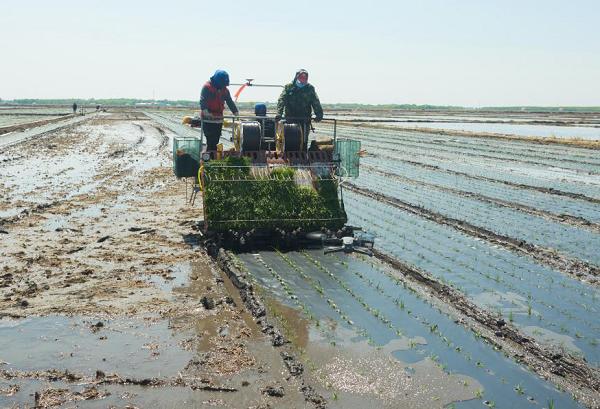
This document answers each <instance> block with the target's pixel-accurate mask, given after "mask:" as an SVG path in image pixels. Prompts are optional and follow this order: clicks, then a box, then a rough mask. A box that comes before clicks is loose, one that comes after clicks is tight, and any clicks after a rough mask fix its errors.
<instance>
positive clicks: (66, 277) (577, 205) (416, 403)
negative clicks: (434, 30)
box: [0, 111, 600, 409]
mask: <svg viewBox="0 0 600 409" xmlns="http://www.w3.org/2000/svg"><path fill="white" fill-rule="evenodd" d="M180 115H181V114H180V113H173V112H171V113H168V112H154V113H148V114H144V113H142V112H133V111H132V112H113V113H98V114H94V115H86V116H78V117H74V118H68V119H65V120H64V121H59V122H56V123H53V124H47V125H43V126H40V127H34V128H31V129H27V130H23V131H19V132H11V133H7V134H5V135H0V253H1V254H2V258H1V259H0V407H40V408H42V407H86V408H88V407H89V408H91V407H213V406H214V407H223V408H270V407H272V408H276V407H286V408H287V407H289V408H306V407H308V408H324V407H330V408H365V407H369V408H486V407H496V408H539V409H541V408H547V409H550V408H580V407H581V408H585V407H589V408H597V407H599V405H600V393H599V392H598V391H599V389H600V346H599V343H600V321H599V319H598V316H600V308H599V305H600V303H599V300H600V278H599V272H600V258H599V256H598V250H597V249H598V248H599V247H600V246H599V245H600V155H599V154H598V152H599V151H598V150H594V149H586V148H582V147H576V146H570V145H560V144H553V145H543V144H539V143H533V142H530V141H527V140H518V139H517V140H498V139H493V138H488V137H484V136H481V137H474V136H464V137H463V136H457V135H443V134H437V133H436V134H433V133H424V132H411V131H407V130H402V129H398V128H395V129H394V128H386V129H382V128H376V127H370V126H363V125H354V124H353V125H340V124H338V126H337V132H338V136H344V137H348V138H354V139H359V140H360V141H361V143H362V148H363V149H364V150H365V151H366V152H365V156H364V157H363V158H361V169H360V176H359V177H358V178H356V179H350V180H346V181H344V184H343V185H344V203H345V208H346V211H347V213H348V217H349V224H352V225H355V226H361V227H362V228H363V229H364V231H365V232H367V233H369V234H372V235H373V236H374V237H375V249H376V252H375V255H374V256H373V257H367V256H362V255H355V254H351V255H347V254H343V253H335V254H327V255H325V254H324V253H323V250H308V249H307V250H300V251H292V252H282V251H279V250H277V249H271V250H268V251H260V252H251V253H237V254H235V253H231V252H221V253H219V256H218V257H217V259H216V260H215V259H213V258H211V257H209V255H208V254H207V253H206V252H205V250H204V249H203V248H202V246H201V238H202V237H201V234H200V231H199V227H198V226H199V222H200V221H201V217H202V209H201V201H200V200H197V201H196V202H195V205H194V206H191V205H189V204H188V203H187V201H186V184H185V182H184V181H182V180H177V179H176V178H175V177H174V176H173V174H172V169H171V158H170V155H171V140H172V138H173V137H174V136H176V135H180V136H198V132H197V131H195V130H192V129H190V128H188V127H185V126H183V125H181V124H180V119H179V117H180ZM332 131H333V129H332V127H331V126H330V125H329V124H327V123H326V122H325V123H321V124H319V125H318V127H317V129H316V136H317V137H326V136H329V135H332ZM228 137H229V134H228V133H227V132H225V133H224V137H223V143H224V145H225V146H226V147H228V146H230V143H229V141H228Z"/></svg>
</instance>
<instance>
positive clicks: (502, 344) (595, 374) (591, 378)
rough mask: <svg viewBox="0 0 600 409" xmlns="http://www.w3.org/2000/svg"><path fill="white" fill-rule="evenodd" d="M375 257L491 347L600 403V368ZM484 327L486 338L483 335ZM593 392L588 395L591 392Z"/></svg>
mask: <svg viewBox="0 0 600 409" xmlns="http://www.w3.org/2000/svg"><path fill="white" fill-rule="evenodd" d="M373 253H374V256H375V257H376V258H377V259H379V260H381V261H382V262H384V263H385V264H388V265H389V266H391V267H392V268H393V269H394V270H395V271H398V272H399V273H401V274H402V275H403V276H405V277H407V278H409V279H410V281H412V282H413V283H416V285H418V286H419V287H424V288H426V289H427V290H428V291H427V293H429V294H430V295H432V296H434V297H435V298H437V299H439V300H440V301H441V302H443V303H444V304H445V305H448V306H451V307H452V308H454V309H456V310H457V311H458V312H459V313H460V315H463V316H465V317H468V318H469V320H459V321H460V323H461V324H463V325H465V326H467V327H468V328H469V329H470V330H471V331H472V332H474V333H476V334H480V335H481V336H482V337H483V338H484V339H485V340H486V341H488V342H489V343H490V344H491V345H493V346H495V347H498V348H500V349H502V350H503V351H505V352H506V353H508V354H509V355H510V356H511V358H512V359H514V360H515V361H516V362H518V363H523V364H525V365H527V366H528V367H529V368H531V369H532V370H533V371H535V372H536V373H537V374H538V375H540V376H541V377H542V378H543V379H550V380H551V381H552V382H553V383H555V384H556V385H560V386H561V387H564V388H566V389H568V390H569V391H570V392H571V393H573V394H574V395H575V396H577V397H578V398H579V399H581V400H582V401H584V402H585V403H586V404H587V405H589V406H590V407H595V405H597V404H598V403H600V395H599V394H598V391H599V390H600V369H598V368H594V367H590V366H589V365H588V364H587V362H586V361H585V360H584V359H582V358H579V357H577V356H574V355H572V354H569V353H565V352H563V351H561V350H559V349H558V348H551V347H545V346H541V345H540V344H538V343H537V342H536V341H535V340H534V339H533V338H531V337H529V336H527V335H524V334H522V333H521V331H519V330H518V329H517V328H515V327H514V326H513V325H512V324H510V323H507V322H505V321H504V320H503V319H502V318H500V317H498V316H496V315H494V314H493V313H491V312H489V311H486V310H484V309H482V308H480V307H478V306H477V305H476V304H474V303H473V302H471V301H470V300H469V299H468V298H467V297H466V296H465V295H464V294H462V293H461V292H460V291H458V290H455V289H453V288H452V287H450V286H448V285H446V284H443V283H441V282H439V281H438V280H436V279H435V278H434V277H433V276H431V275H430V274H428V273H427V272H425V271H422V270H420V269H418V268H416V267H414V266H411V265H408V264H406V263H404V262H402V261H400V260H398V259H396V258H394V257H392V256H389V255H387V254H385V253H382V252H380V251H379V250H376V249H374V250H373ZM481 327H483V328H484V329H485V330H487V335H483V334H482V333H481V329H482V328H481ZM587 390H591V391H592V392H593V395H592V396H589V392H588V391H587Z"/></svg>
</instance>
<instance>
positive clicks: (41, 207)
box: [0, 200, 64, 227]
mask: <svg viewBox="0 0 600 409" xmlns="http://www.w3.org/2000/svg"><path fill="white" fill-rule="evenodd" d="M63 202H64V201H61V200H55V201H54V202H50V203H40V204H38V205H36V206H34V207H32V208H30V209H23V210H22V211H21V212H20V213H19V214H17V215H15V216H12V217H7V218H4V219H2V218H0V226H2V227H6V226H9V225H11V224H14V223H16V222H18V221H20V220H22V219H24V218H25V217H29V216H32V215H35V214H38V213H43V212H45V211H46V210H48V209H50V208H52V207H55V206H58V205H60V204H62V203H63Z"/></svg>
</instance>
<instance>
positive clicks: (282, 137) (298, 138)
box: [276, 122, 304, 152]
mask: <svg viewBox="0 0 600 409" xmlns="http://www.w3.org/2000/svg"><path fill="white" fill-rule="evenodd" d="M303 141H304V135H303V134H302V128H301V127H300V125H298V124H283V123H281V122H280V123H278V124H277V132H276V147H277V151H278V152H299V151H302V149H303V148H304V144H303Z"/></svg>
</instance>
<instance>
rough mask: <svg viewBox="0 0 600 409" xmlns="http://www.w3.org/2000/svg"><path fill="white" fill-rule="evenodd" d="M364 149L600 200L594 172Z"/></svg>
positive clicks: (370, 144) (373, 147)
mask: <svg viewBox="0 0 600 409" xmlns="http://www.w3.org/2000/svg"><path fill="white" fill-rule="evenodd" d="M363 144H364V147H365V148H366V149H367V151H368V152H370V153H371V154H373V155H376V156H381V157H384V158H390V159H396V158H398V159H401V160H407V161H418V162H420V163H423V164H426V165H430V166H440V167H442V168H443V169H448V170H453V171H460V172H465V173H468V174H473V175H476V176H485V177H489V178H492V179H497V180H505V181H508V182H513V183H522V184H527V185H532V186H539V187H544V188H553V189H556V188H558V189H560V190H563V191H566V192H571V193H579V194H586V193H587V194H588V195H590V196H592V197H596V198H597V197H599V196H600V193H599V192H600V189H599V186H598V185H597V184H594V183H593V180H594V176H595V175H593V174H590V172H591V171H574V170H569V169H563V168H558V167H552V166H540V165H536V166H534V165H530V164H525V163H522V162H518V163H500V162H499V161H494V160H490V159H488V160H483V159H482V160H477V159H475V158H472V157H468V156H465V155H460V154H456V155H450V154H441V153H438V152H436V151H435V149H434V148H430V149H423V150H419V149H410V148H406V147H400V148H397V147H395V146H393V145H390V144H375V143H373V142H370V141H368V140H367V141H363Z"/></svg>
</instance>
